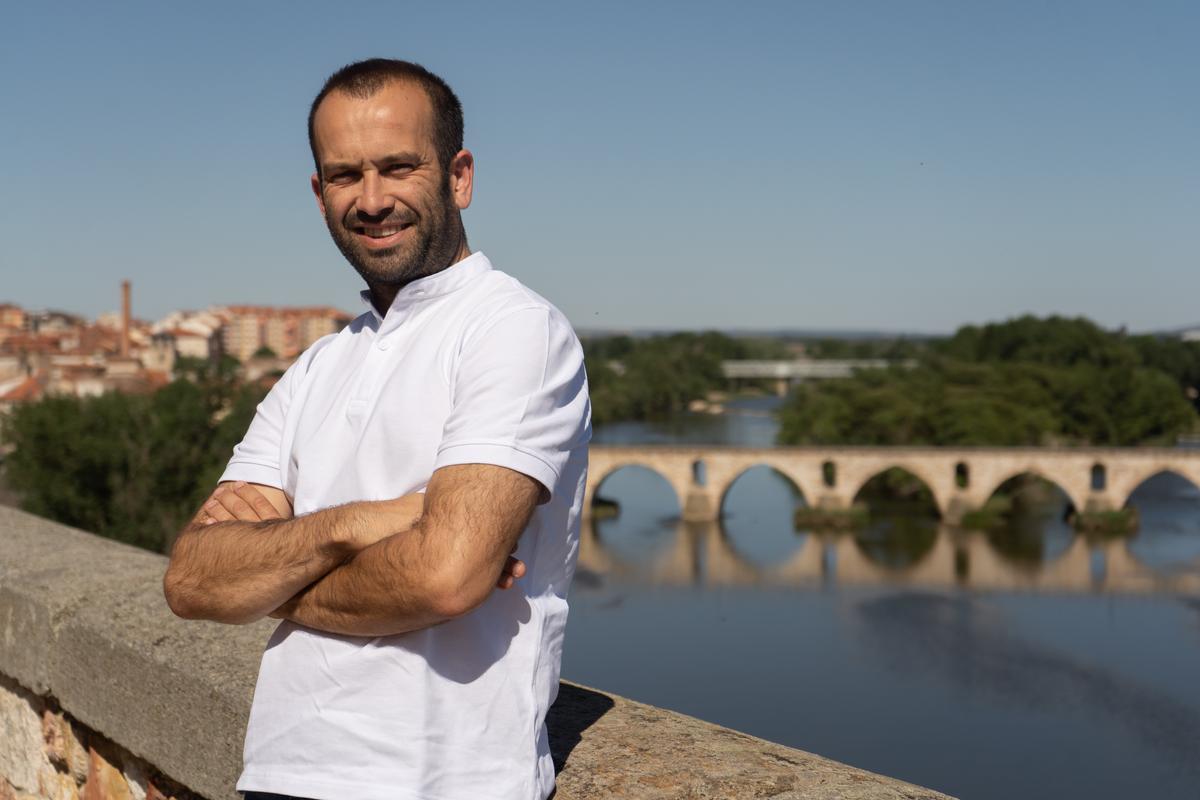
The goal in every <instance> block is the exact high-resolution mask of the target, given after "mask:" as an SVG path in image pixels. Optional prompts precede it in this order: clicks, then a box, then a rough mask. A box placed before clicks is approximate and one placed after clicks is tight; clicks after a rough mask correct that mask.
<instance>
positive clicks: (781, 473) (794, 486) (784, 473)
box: [714, 460, 810, 517]
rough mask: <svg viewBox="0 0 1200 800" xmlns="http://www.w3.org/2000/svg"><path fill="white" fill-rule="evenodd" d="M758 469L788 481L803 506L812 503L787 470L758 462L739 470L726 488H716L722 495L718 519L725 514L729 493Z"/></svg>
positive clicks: (718, 503)
mask: <svg viewBox="0 0 1200 800" xmlns="http://www.w3.org/2000/svg"><path fill="white" fill-rule="evenodd" d="M756 469H766V470H770V471H771V472H773V473H774V474H776V475H778V476H779V477H781V478H783V479H784V480H785V481H787V483H788V484H789V485H790V486H791V487H792V489H793V490H794V491H795V493H796V495H797V496H798V497H799V498H800V501H801V503H802V504H803V505H808V504H809V502H810V501H809V495H808V493H807V492H805V491H804V487H803V486H801V485H800V481H798V480H797V479H796V476H794V475H792V474H790V473H789V472H788V471H787V470H786V469H783V468H782V467H781V466H780V465H778V464H774V463H772V462H771V461H770V460H763V461H756V462H754V463H753V464H746V465H745V466H742V467H741V468H740V469H738V470H737V472H736V473H734V474H733V476H732V477H731V478H729V479H728V480H727V481H726V482H725V485H724V486H720V487H714V488H716V489H717V490H718V491H719V492H720V494H719V495H718V496H717V515H718V517H719V516H721V515H723V514H724V513H725V502H726V500H728V499H729V492H730V491H731V490H732V489H733V487H734V485H735V484H736V483H737V482H738V481H740V480H741V479H742V478H744V477H745V476H746V474H747V473H749V472H751V471H753V470H756Z"/></svg>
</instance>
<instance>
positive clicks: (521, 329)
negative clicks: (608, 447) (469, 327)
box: [434, 306, 591, 500]
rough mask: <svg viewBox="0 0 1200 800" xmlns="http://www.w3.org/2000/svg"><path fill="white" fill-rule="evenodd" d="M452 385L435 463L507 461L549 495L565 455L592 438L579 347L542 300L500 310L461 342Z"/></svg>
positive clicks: (502, 463)
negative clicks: (447, 413)
mask: <svg viewBox="0 0 1200 800" xmlns="http://www.w3.org/2000/svg"><path fill="white" fill-rule="evenodd" d="M451 386H452V390H451V391H452V400H451V409H450V415H449V416H448V417H447V419H446V422H445V425H444V426H443V428H442V441H441V444H440V446H439V447H438V453H437V459H436V461H435V463H434V469H438V468H440V467H445V466H450V465H453V464H495V465H498V466H501V467H508V468H509V469H513V470H516V471H518V472H521V473H524V474H525V475H528V476H529V477H531V478H533V479H534V480H536V481H538V483H540V484H542V486H544V487H545V488H546V494H545V495H544V496H543V499H544V500H549V499H550V497H552V496H553V495H554V492H555V491H556V484H557V483H558V479H559V476H560V475H561V474H562V471H563V467H564V465H565V464H566V462H567V458H568V456H569V455H570V454H571V452H572V451H573V450H575V449H577V448H579V447H585V446H586V445H587V443H588V440H589V439H590V438H591V405H590V403H589V400H588V388H587V375H586V373H585V372H584V364H583V349H582V348H581V347H580V345H579V340H578V339H577V338H576V337H575V333H574V331H572V330H571V326H570V324H569V323H568V322H567V321H566V318H565V317H563V316H562V314H561V313H559V312H557V311H556V310H555V309H553V308H547V307H544V306H531V307H524V308H519V309H515V310H512V311H508V312H505V313H504V314H502V315H500V316H499V317H498V318H497V319H495V320H493V321H490V322H489V323H487V324H485V325H484V326H482V327H481V328H480V329H479V330H477V331H475V332H474V333H473V334H472V335H471V336H470V337H469V338H468V340H467V341H465V342H464V344H463V349H462V353H461V355H460V358H459V361H458V366H457V370H456V371H455V373H454V377H453V380H452V384H451Z"/></svg>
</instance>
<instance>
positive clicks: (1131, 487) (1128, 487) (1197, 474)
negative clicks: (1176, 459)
mask: <svg viewBox="0 0 1200 800" xmlns="http://www.w3.org/2000/svg"><path fill="white" fill-rule="evenodd" d="M1159 475H1175V476H1178V477H1180V478H1182V479H1183V480H1185V481H1187V482H1188V483H1190V484H1192V485H1193V486H1195V487H1196V488H1198V489H1200V470H1189V469H1186V468H1180V465H1157V464H1156V465H1154V466H1150V467H1147V468H1145V469H1142V470H1139V471H1138V472H1135V473H1132V474H1131V475H1130V476H1128V477H1126V479H1125V480H1124V481H1123V482H1122V486H1121V487H1120V490H1119V491H1120V495H1119V496H1118V497H1117V498H1116V499H1117V500H1119V501H1120V502H1119V503H1117V504H1116V507H1117V508H1125V507H1126V506H1128V505H1129V500H1130V499H1131V498H1132V497H1133V493H1134V492H1136V491H1137V490H1138V489H1140V488H1141V487H1142V484H1144V483H1145V482H1146V481H1148V480H1150V479H1151V478H1155V477H1157V476H1159Z"/></svg>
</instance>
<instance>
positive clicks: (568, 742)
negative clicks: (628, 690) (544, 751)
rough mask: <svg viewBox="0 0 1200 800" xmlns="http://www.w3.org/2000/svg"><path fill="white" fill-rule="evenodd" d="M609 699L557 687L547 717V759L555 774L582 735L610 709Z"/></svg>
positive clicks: (568, 686)
mask: <svg viewBox="0 0 1200 800" xmlns="http://www.w3.org/2000/svg"><path fill="white" fill-rule="evenodd" d="M613 705H614V703H613V700H612V698H611V697H606V696H605V695H602V694H600V693H599V692H593V691H592V690H590V689H585V688H583V687H582V686H572V685H571V684H569V683H560V684H559V685H558V699H556V700H555V701H554V705H553V706H551V707H550V711H549V712H547V714H546V728H547V729H548V730H549V733H550V755H551V757H552V758H553V759H554V774H555V775H557V774H558V773H560V772H562V770H563V766H564V765H566V763H567V759H568V758H570V756H571V751H572V750H574V749H575V746H576V745H577V744H579V743H580V742H581V741H582V740H583V732H584V731H586V730H587V729H588V728H590V727H591V726H592V725H594V724H595V722H596V720H598V719H600V718H601V717H603V716H604V715H605V714H607V713H608V712H609V710H610V709H611V708H612V707H613Z"/></svg>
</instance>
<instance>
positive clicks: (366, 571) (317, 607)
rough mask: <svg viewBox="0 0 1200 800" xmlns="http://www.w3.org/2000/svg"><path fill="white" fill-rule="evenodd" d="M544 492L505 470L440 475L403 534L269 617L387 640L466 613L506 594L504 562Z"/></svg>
mask: <svg viewBox="0 0 1200 800" xmlns="http://www.w3.org/2000/svg"><path fill="white" fill-rule="evenodd" d="M543 492H544V489H543V488H542V485H541V484H539V483H538V482H537V481H535V480H534V479H532V478H530V477H528V476H526V475H524V474H522V473H520V472H516V471H515V470H510V469H507V468H505V467H499V466H493V465H490V464H461V465H454V466H446V467H442V468H441V469H438V470H437V471H435V472H434V473H433V477H432V478H431V479H430V481H429V488H428V491H427V493H426V500H425V511H424V514H423V516H422V517H421V519H420V521H419V522H418V523H417V524H416V525H415V526H414V527H413V528H412V530H410V531H409V532H408V533H407V534H405V535H404V536H392V537H389V538H386V539H382V540H380V541H378V542H376V543H375V544H373V545H371V546H369V547H365V548H363V549H362V550H360V551H359V552H358V553H357V554H356V555H355V556H354V557H353V558H352V559H350V560H349V561H347V562H346V563H345V564H342V565H341V566H338V567H336V568H335V569H333V570H332V571H330V572H329V573H328V574H327V575H325V576H324V577H323V578H321V579H320V580H319V581H317V582H316V583H314V584H313V585H312V586H310V587H308V588H307V589H305V590H304V591H302V592H301V593H300V594H298V595H297V596H296V597H294V598H293V599H292V600H290V601H289V602H287V603H285V604H283V605H282V606H281V607H280V608H279V609H277V610H276V611H275V612H274V613H273V614H272V615H271V616H276V617H280V618H285V619H290V620H292V621H294V622H297V623H300V624H301V625H305V626H307V627H310V628H317V629H319V630H324V631H328V632H331V633H339V634H344V635H351V636H388V635H391V634H396V633H406V632H408V631H413V630H418V629H420V628H427V627H429V626H431V625H437V624H439V623H441V622H445V621H447V620H449V619H452V618H454V617H458V616H461V615H463V614H466V613H467V612H469V611H471V610H472V609H474V608H475V607H477V606H479V605H480V604H482V603H483V602H484V601H485V600H486V599H487V597H488V595H489V594H490V593H491V591H492V589H493V588H495V587H496V586H500V587H501V588H503V587H504V586H505V565H506V561H505V559H506V556H507V555H508V554H509V553H510V552H512V551H513V550H514V549H515V547H516V544H517V540H518V539H519V538H520V536H521V533H522V532H523V531H524V530H525V526H526V525H527V524H528V523H529V518H530V516H531V515H532V514H533V510H534V507H535V506H536V505H537V503H538V499H539V497H540V496H541V495H542V493H543ZM513 575H514V576H515V577H520V569H518V571H517V572H515V573H513ZM508 585H511V581H508Z"/></svg>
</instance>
